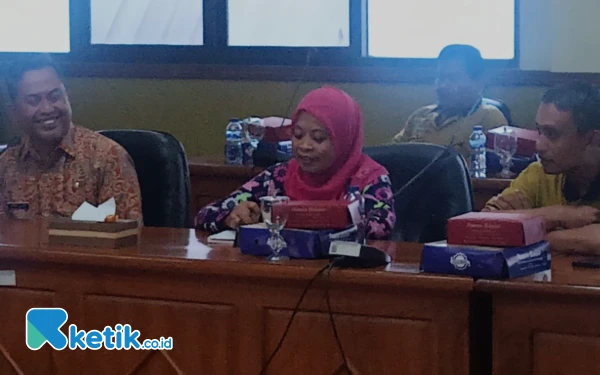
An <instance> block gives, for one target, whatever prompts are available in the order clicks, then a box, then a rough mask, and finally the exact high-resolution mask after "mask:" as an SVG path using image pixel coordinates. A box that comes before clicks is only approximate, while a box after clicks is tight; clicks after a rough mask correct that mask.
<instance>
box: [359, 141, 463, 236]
mask: <svg viewBox="0 0 600 375" xmlns="http://www.w3.org/2000/svg"><path fill="white" fill-rule="evenodd" d="M444 148H445V147H443V146H439V145H434V144H426V143H400V144H394V145H384V146H375V147H366V148H365V149H364V152H365V153H366V154H367V155H369V156H371V157H372V158H373V159H374V160H375V161H377V162H378V163H379V164H381V165H383V166H384V167H385V168H386V169H387V170H388V172H389V173H390V179H391V180H392V187H393V191H394V193H396V192H397V191H398V190H399V189H400V188H401V187H402V186H404V185H405V184H406V183H407V182H408V181H409V180H410V179H412V178H413V177H414V176H415V175H416V174H417V173H419V172H420V171H421V170H423V168H425V166H427V164H429V163H430V162H431V161H432V160H433V159H434V158H435V157H436V156H437V155H439V153H440V152H443V151H444ZM394 208H395V211H396V217H397V219H396V226H395V228H394V233H393V235H392V240H394V241H407V242H432V241H439V240H443V239H446V224H447V220H448V219H449V218H451V217H453V216H457V215H460V214H463V213H466V212H471V211H472V210H473V191H472V189H471V179H470V177H469V174H468V170H467V165H466V162H465V160H464V158H463V157H462V156H461V155H460V154H458V153H457V152H455V151H454V150H452V149H450V150H449V153H448V154H447V156H445V157H442V158H440V159H438V160H437V162H436V163H434V164H433V165H432V166H431V167H430V168H429V169H428V170H427V171H426V172H425V173H424V174H422V175H421V177H419V178H418V179H416V180H415V181H414V182H413V183H412V184H411V185H410V186H407V187H406V189H405V190H404V191H403V192H402V193H400V194H399V195H398V196H396V197H395V198H394Z"/></svg>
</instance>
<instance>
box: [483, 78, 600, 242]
mask: <svg viewBox="0 0 600 375" xmlns="http://www.w3.org/2000/svg"><path fill="white" fill-rule="evenodd" d="M536 123H537V127H538V131H539V133H540V138H539V139H538V141H537V145H536V148H537V152H538V156H539V159H540V161H539V162H536V163H533V164H531V165H530V166H529V167H528V168H527V169H525V170H524V171H523V172H522V173H521V174H520V175H519V176H518V177H517V178H516V179H515V180H514V181H513V182H512V183H511V185H510V186H509V187H508V188H507V189H506V190H504V191H503V192H502V193H501V194H500V195H498V196H496V197H494V198H492V199H491V200H490V201H489V202H487V204H486V207H485V208H484V211H510V210H516V211H520V212H528V213H535V214H539V215H542V216H544V217H545V218H546V223H547V227H548V230H549V231H550V233H549V234H548V240H549V241H550V242H551V245H552V247H553V249H554V250H575V251H580V252H599V251H600V224H597V223H600V91H599V90H598V88H596V87H594V86H592V85H590V84H587V83H583V82H575V83H569V84H565V85H561V86H558V87H556V88H552V89H550V90H548V91H547V92H546V93H545V94H544V96H543V98H542V104H541V105H540V107H539V109H538V111H537V115H536Z"/></svg>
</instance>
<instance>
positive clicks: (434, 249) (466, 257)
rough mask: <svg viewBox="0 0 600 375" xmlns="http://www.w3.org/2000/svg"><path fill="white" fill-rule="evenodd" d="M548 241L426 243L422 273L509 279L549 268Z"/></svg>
mask: <svg viewBox="0 0 600 375" xmlns="http://www.w3.org/2000/svg"><path fill="white" fill-rule="evenodd" d="M550 266H551V254H550V244H549V243H548V242H547V241H542V242H538V243H535V244H533V245H529V246H523V247H507V248H498V247H485V246H467V245H448V244H447V243H446V241H440V242H432V243H427V244H425V245H424V247H423V253H422V255H421V269H422V270H423V272H431V273H442V274H451V275H461V276H471V277H473V278H486V279H513V278H517V277H523V276H529V275H534V274H537V273H540V272H545V271H549V270H550Z"/></svg>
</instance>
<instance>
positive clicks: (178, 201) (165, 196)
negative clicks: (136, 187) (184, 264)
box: [98, 129, 191, 228]
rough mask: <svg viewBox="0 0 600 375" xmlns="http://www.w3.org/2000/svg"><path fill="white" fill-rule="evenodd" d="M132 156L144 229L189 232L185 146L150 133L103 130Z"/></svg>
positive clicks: (143, 131)
mask: <svg viewBox="0 0 600 375" xmlns="http://www.w3.org/2000/svg"><path fill="white" fill-rule="evenodd" d="M98 133H100V134H102V135H104V136H106V137H108V138H110V139H112V140H113V141H115V142H117V143H118V144H120V145H121V146H123V148H125V150H126V151H127V152H128V153H129V155H131V158H132V159H133V162H134V164H135V170H136V172H137V176H138V180H139V184H140V190H141V193H142V212H143V215H144V225H145V226H148V227H169V228H189V227H191V212H190V202H191V198H190V175H189V169H188V164H187V158H186V156H185V151H184V149H183V145H182V144H181V143H180V142H179V141H178V140H177V139H176V138H175V137H174V136H172V135H171V134H169V133H166V132H159V131H151V130H133V129H125V130H101V131H99V132H98Z"/></svg>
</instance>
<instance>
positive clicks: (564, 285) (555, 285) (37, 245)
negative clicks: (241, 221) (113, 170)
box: [0, 218, 600, 296]
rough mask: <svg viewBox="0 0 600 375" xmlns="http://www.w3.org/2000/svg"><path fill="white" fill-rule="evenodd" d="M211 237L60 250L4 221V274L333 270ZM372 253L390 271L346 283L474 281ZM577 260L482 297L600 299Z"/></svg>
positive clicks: (154, 233) (595, 275)
mask: <svg viewBox="0 0 600 375" xmlns="http://www.w3.org/2000/svg"><path fill="white" fill-rule="evenodd" d="M206 238H207V234H206V233H204V232H201V231H196V230H194V229H175V228H147V227H144V228H142V229H141V232H140V236H139V241H138V245H137V246H132V247H125V248H119V249H103V248H92V247H72V246H57V245H50V244H48V230H47V222H46V221H44V220H32V221H27V220H11V219H7V218H0V269H1V268H2V266H1V263H2V262H3V261H8V260H18V261H33V262H50V263H61V264H73V263H75V264H80V265H89V266H110V267H124V268H130V267H134V268H144V269H148V270H172V271H177V272H191V273H194V272H212V273H223V274H230V275H245V276H250V277H267V278H269V277H275V278H281V277H284V278H292V279H307V278H310V277H312V276H313V275H314V273H315V272H316V271H318V270H319V269H320V268H322V267H323V266H324V265H326V264H327V263H328V261H327V260H326V259H316V260H300V259H293V260H290V261H287V262H281V263H271V262H269V261H267V260H266V258H264V257H259V256H252V255H244V254H242V253H241V252H240V250H239V249H237V248H233V247H232V246H229V245H214V244H210V245H209V244H208V243H207V241H206ZM371 245H373V246H375V247H377V248H379V249H380V250H383V251H385V252H387V253H388V254H389V255H390V256H391V257H392V263H390V264H388V265H387V266H386V267H380V268H375V269H360V270H356V269H352V270H342V271H340V272H338V274H339V275H344V277H345V278H346V281H353V282H361V283H367V284H373V285H375V284H377V285H388V286H392V285H408V284H410V285H413V284H414V285H419V284H421V285H425V286H427V287H432V288H440V289H441V290H444V289H457V288H458V289H465V288H466V289H469V288H472V287H473V284H474V283H473V280H472V279H470V278H468V277H457V276H445V275H434V274H425V273H422V272H420V270H419V263H420V256H421V249H422V245H421V244H416V243H402V242H399V243H395V242H386V241H374V242H371ZM578 259H581V257H578V256H571V255H562V254H553V257H552V277H551V280H550V281H542V282H540V281H533V280H530V279H515V280H508V281H503V280H479V281H477V282H476V283H475V284H477V285H479V287H480V289H482V290H488V291H495V292H502V291H536V292H545V293H561V294H584V295H587V294H589V295H597V296H600V269H583V268H576V267H573V265H572V262H573V261H574V260H578Z"/></svg>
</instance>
